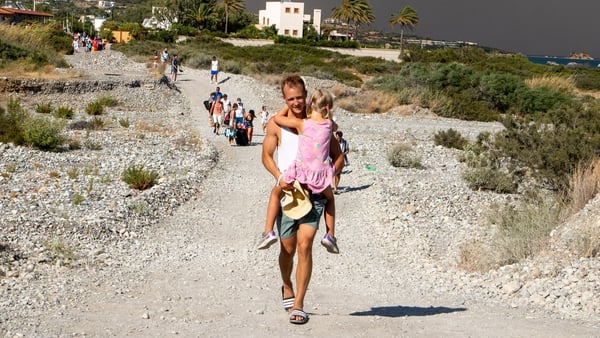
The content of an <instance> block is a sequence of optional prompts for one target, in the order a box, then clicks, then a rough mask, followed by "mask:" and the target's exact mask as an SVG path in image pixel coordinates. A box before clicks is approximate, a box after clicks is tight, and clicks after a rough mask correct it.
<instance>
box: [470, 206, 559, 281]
mask: <svg viewBox="0 0 600 338" xmlns="http://www.w3.org/2000/svg"><path fill="white" fill-rule="evenodd" d="M563 211H564V206H563V205H562V204H561V202H560V201H559V200H557V199H555V198H553V197H552V196H548V197H539V196H538V197H531V198H527V199H525V200H523V201H520V202H519V203H518V204H516V205H507V206H505V207H503V208H497V209H496V210H492V213H491V214H490V216H489V221H490V224H492V226H493V227H492V229H493V230H492V231H493V233H492V234H491V236H490V239H489V240H487V241H480V240H471V241H470V242H467V243H465V244H464V245H462V246H461V247H460V249H459V255H460V263H459V265H460V267H462V268H464V269H467V270H469V271H488V270H490V269H495V268H498V267H500V266H503V265H507V264H513V263H517V262H520V261H523V260H525V259H527V258H530V257H534V256H537V255H539V254H540V253H542V252H544V251H545V250H547V249H548V248H549V247H550V233H551V232H552V230H554V229H556V228H557V227H558V226H559V224H560V223H561V221H562V220H563V219H564V216H563Z"/></svg>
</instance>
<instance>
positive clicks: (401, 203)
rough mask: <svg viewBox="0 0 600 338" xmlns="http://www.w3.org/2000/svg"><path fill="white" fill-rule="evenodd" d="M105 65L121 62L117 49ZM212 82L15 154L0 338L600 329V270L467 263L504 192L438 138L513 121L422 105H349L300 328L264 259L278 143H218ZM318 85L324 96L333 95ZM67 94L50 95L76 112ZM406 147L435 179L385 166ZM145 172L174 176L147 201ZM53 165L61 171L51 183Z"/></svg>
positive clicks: (341, 117)
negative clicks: (76, 200) (481, 183)
mask: <svg viewBox="0 0 600 338" xmlns="http://www.w3.org/2000/svg"><path fill="white" fill-rule="evenodd" d="M97 55H98V59H97V60H99V61H95V62H93V63H91V64H90V63H85V62H84V61H85V60H82V59H75V60H71V62H73V63H74V64H75V63H77V62H80V63H79V64H81V65H82V67H84V68H86V69H89V67H92V65H96V66H98V67H99V65H100V66H102V65H104V67H106V66H108V65H110V63H114V60H113V59H109V60H112V61H109V62H106V61H102V56H101V55H102V53H99V54H97ZM106 55H107V56H105V58H108V55H110V57H115V58H117V59H118V60H122V56H121V57H119V54H118V53H116V52H111V53H110V54H108V53H107V54H106ZM85 56H89V55H87V54H86V55H85ZM75 57H80V58H83V57H84V56H83V55H80V56H75ZM95 60H96V59H95ZM86 65H87V66H86ZM126 69H130V70H131V69H135V70H137V71H139V74H140V76H142V75H141V74H143V73H144V71H145V69H144V66H143V65H136V64H133V65H130V66H127V67H126ZM107 72H108V71H107ZM111 73H114V71H111ZM130 75H131V74H130ZM111 76H114V75H111ZM222 79H223V82H222V83H221V84H220V86H221V88H222V91H223V92H225V93H227V94H229V96H230V97H231V98H236V97H241V98H243V100H244V103H245V106H246V107H248V108H254V109H255V110H257V111H258V109H259V107H260V106H261V105H262V104H267V105H268V106H269V107H279V106H280V105H281V99H280V92H279V89H278V88H277V87H276V86H274V85H268V84H262V83H257V82H256V81H255V80H253V79H250V78H247V77H242V76H237V75H231V74H223V77H222ZM208 80H209V75H208V72H207V71H204V70H193V69H187V68H186V69H185V71H184V73H182V74H180V77H179V79H178V81H177V83H176V88H175V89H169V88H168V87H166V86H161V85H158V86H156V87H154V89H149V88H145V87H143V86H142V87H140V88H134V89H132V88H120V89H119V88H117V89H115V90H113V91H111V92H110V93H111V95H113V96H118V97H120V98H122V100H123V101H125V102H127V104H122V106H121V107H116V108H114V109H112V110H110V111H109V112H108V113H107V114H106V115H107V116H109V117H111V120H112V121H113V122H112V124H110V127H107V128H106V129H105V130H103V131H101V132H92V135H93V136H94V137H93V138H91V139H92V140H94V141H96V142H99V143H101V144H102V146H103V147H102V149H101V150H96V151H95V152H94V151H91V150H90V149H86V148H85V147H84V149H81V150H80V151H79V152H76V153H75V154H72V153H71V152H66V153H59V154H47V153H40V152H37V151H34V150H30V149H22V148H15V147H12V146H8V145H2V150H1V151H0V154H1V155H2V165H3V166H4V167H2V170H0V171H3V172H6V171H9V170H7V169H10V168H7V164H8V163H28V165H26V166H25V165H23V166H22V165H20V164H19V165H17V169H15V170H14V171H12V170H11V174H12V175H11V176H10V178H12V179H9V178H5V179H3V180H0V189H1V190H0V192H1V193H2V200H1V201H2V205H1V206H2V210H1V212H2V215H3V218H2V234H1V237H0V243H3V245H4V246H5V249H3V250H0V253H4V255H3V256H2V257H3V265H1V266H0V269H1V270H0V271H2V272H3V274H2V275H0V296H1V298H0V299H1V300H0V320H1V326H0V334H3V335H4V336H7V337H19V336H25V337H63V336H64V337H66V336H76V337H79V336H81V337H83V336H89V337H106V336H118V337H122V336H137V337H167V336H175V335H179V336H183V337H223V336H227V337H241V336H244V337H248V336H251V337H264V336H272V337H281V336H294V337H296V336H320V337H339V336H348V337H382V336H388V337H389V336H406V337H439V336H448V337H465V336H486V337H524V336H527V337H567V336H571V337H598V336H600V335H599V334H598V332H599V331H598V329H599V328H600V320H599V315H598V313H599V311H600V301H599V299H598V297H599V296H598V295H599V294H600V292H599V291H598V284H599V282H600V278H598V271H600V269H599V263H598V260H593V259H592V260H582V259H580V260H575V261H572V262H571V261H569V262H561V263H559V262H555V261H542V262H539V261H537V262H536V261H532V262H526V263H523V264H518V265H513V266H509V267H505V268H503V269H501V270H499V271H490V272H489V273H486V274H471V273H466V272H463V271H460V270H457V269H456V267H455V266H456V262H457V252H458V247H459V245H460V244H462V243H464V242H465V241H467V240H469V239H470V238H471V236H473V235H474V234H475V233H476V232H477V231H480V230H481V227H482V224H483V218H484V214H485V210H486V209H487V207H488V206H489V205H490V204H492V203H494V202H500V201H502V200H503V199H504V198H506V197H505V196H498V195H494V194H490V193H484V192H473V191H471V190H470V189H468V188H467V187H466V186H465V184H464V183H463V182H462V181H461V179H460V174H461V170H462V169H463V164H462V163H460V162H459V161H458V160H457V156H456V155H457V152H456V151H453V150H449V149H445V148H442V147H436V146H434V145H433V142H432V141H431V138H432V135H433V133H434V132H436V131H438V130H446V129H448V128H454V129H456V130H458V131H460V132H461V133H462V134H463V135H465V136H468V137H475V136H476V135H477V134H478V133H479V132H481V131H483V130H490V131H494V130H498V129H499V128H500V126H499V125H497V124H485V123H468V122H464V121H455V120H447V119H441V118H437V117H433V116H428V115H423V114H421V113H418V112H417V113H415V114H414V115H411V116H399V115H397V114H383V115H378V116H364V115H356V114H350V113H347V112H343V111H336V112H335V113H336V116H337V117H338V120H337V122H338V124H339V125H340V129H341V130H343V131H344V133H345V136H347V139H348V141H349V142H350V147H351V149H352V150H351V153H350V156H349V159H350V162H351V165H350V166H349V167H348V168H346V169H345V171H344V173H343V175H342V182H341V187H342V194H340V195H338V196H337V197H336V198H337V200H336V201H337V204H338V210H339V211H338V224H339V225H338V227H337V229H336V230H337V234H338V238H339V246H340V250H341V253H340V255H330V254H327V253H326V251H325V250H324V249H323V248H321V247H320V246H317V245H316V246H315V249H314V262H315V268H314V271H313V278H312V282H311V285H310V290H309V293H308V295H307V299H306V301H305V303H306V306H307V308H306V309H305V310H306V311H307V312H309V313H310V314H311V320H310V322H309V323H308V324H307V325H304V326H293V325H290V324H288V322H287V315H286V313H285V312H284V311H283V309H282V308H281V306H280V301H281V299H280V297H281V294H280V279H279V277H278V269H277V262H276V260H277V250H276V249H275V248H271V249H270V250H267V251H257V250H255V244H256V236H257V233H259V232H260V230H261V229H262V225H263V217H264V214H265V206H266V202H267V198H268V192H269V190H270V187H271V185H272V184H273V179H272V177H270V176H269V175H268V174H267V172H266V171H265V170H264V168H263V167H262V164H261V163H260V144H261V142H262V133H261V132H260V130H259V131H257V132H255V138H254V140H253V141H254V142H255V144H254V145H251V146H248V147H237V146H233V147H232V146H228V145H227V142H226V140H225V138H224V137H223V136H217V135H214V134H213V133H212V129H209V128H208V123H207V121H208V115H207V113H206V110H204V108H203V107H202V104H201V102H202V101H203V100H204V99H205V96H206V94H207V93H208V92H210V91H211V90H213V89H214V88H213V86H214V85H211V84H209V83H208ZM307 81H308V84H309V90H312V89H314V88H316V87H326V88H327V87H332V86H334V85H335V84H334V83H331V82H328V81H321V80H316V79H312V78H308V79H307ZM102 94H103V93H86V94H85V95H82V96H91V98H90V99H93V98H94V97H97V96H100V95H102ZM65 95H67V96H64V97H63V96H62V94H60V95H59V94H51V96H52V97H53V99H57V98H58V99H60V100H62V102H73V95H72V94H71V96H70V97H68V94H65ZM44 99H46V98H45V97H44ZM86 103H87V101H85V100H82V102H81V103H80V104H81V105H82V106H84V105H85V104H86ZM271 110H272V111H274V110H275V108H271ZM415 111H417V110H415ZM124 118H130V119H131V121H132V126H130V127H128V128H123V127H119V126H118V123H117V122H116V121H118V120H119V119H124ZM142 122H143V123H142ZM257 129H260V128H257ZM73 133H75V132H73ZM141 134H144V135H145V136H141ZM79 136H80V137H84V136H86V135H83V136H81V135H79ZM87 137H88V138H90V135H87ZM399 142H402V143H406V144H411V145H412V146H413V149H414V150H415V154H417V155H418V156H419V157H420V158H421V163H422V164H423V165H424V166H425V169H424V170H416V169H414V170H406V169H397V168H393V167H391V166H390V165H389V164H388V163H387V160H386V158H385V154H386V152H387V149H388V148H389V147H390V146H391V145H392V144H396V143H399ZM132 162H133V163H144V164H145V165H146V166H147V167H148V168H151V169H154V170H157V171H159V172H160V174H161V182H160V184H158V185H157V186H155V187H153V188H152V189H150V190H148V191H145V192H142V193H139V192H135V191H132V190H131V189H129V188H128V187H127V186H126V185H124V184H123V183H122V182H121V183H119V182H120V180H119V177H118V176H119V175H118V173H119V172H120V171H121V170H122V169H123V168H124V167H126V166H127V165H128V164H129V163H132ZM36 163H39V164H41V165H39V164H38V165H36ZM75 163H80V164H81V168H82V169H81V170H82V171H81V172H84V170H85V168H86V167H87V166H89V165H90V163H93V164H95V166H94V167H93V168H90V169H88V170H89V171H90V172H93V171H94V170H95V169H94V168H98V169H97V170H98V172H95V173H93V174H92V173H88V174H85V175H81V176H79V177H78V178H75V179H72V178H68V175H66V174H64V173H65V172H66V171H67V169H68V168H71V167H72V166H74V165H75ZM11 168H12V166H11ZM40 168H43V170H42V169H40ZM53 168H56V169H53ZM53 170H54V171H57V172H59V173H62V175H61V177H60V178H55V181H49V182H50V183H45V184H42V183H40V182H46V181H48V180H49V179H48V178H47V177H46V176H48V172H50V171H53ZM36 175H37V182H38V183H37V184H35V182H36V181H35V180H36ZM102 177H105V179H104V180H102ZM94 178H95V180H93V179H94ZM32 179H33V180H32ZM90 181H94V182H96V183H94V184H93V188H90ZM32 182H33V183H32ZM100 182H103V183H100ZM41 187H45V189H41V191H42V192H41V193H40V188H41ZM73 191H76V192H79V193H80V194H81V195H83V196H84V197H85V198H86V199H85V202H84V203H82V204H81V205H79V206H78V207H74V206H73V205H72V203H71V201H72V200H71V199H70V197H72V194H73V193H74V192H73ZM42 193H44V194H48V195H45V197H44V198H41V196H40V195H39V194H42ZM69 194H70V195H69ZM61 196H62V198H61ZM65 200H66V202H65ZM61 201H62V202H61ZM17 202H18V203H17ZM57 210H60V212H58V211H57ZM42 211H43V212H42ZM593 216H597V213H595V214H593ZM65 219H66V220H68V221H65ZM322 231H323V230H322V229H321V230H320V231H319V233H322ZM57 238H59V239H60V240H57ZM48 239H51V240H54V241H58V242H60V243H62V242H64V243H66V244H68V246H70V247H72V248H73V249H74V251H75V252H76V254H75V255H73V257H71V258H64V256H60V255H56V254H55V251H51V250H48V249H44V245H43V244H42V243H43V242H44V240H46V241H48ZM4 243H5V244H4ZM46 247H47V246H46ZM18 253H22V255H23V256H25V257H22V258H18V257H15V255H16V254H18ZM11 257H12V258H11ZM533 268H535V269H536V271H538V273H537V274H535V276H536V277H533V275H534V273H533V270H534V269H533ZM528 271H529V273H527V272H528ZM582 271H587V273H585V274H582V273H581V272H582ZM2 276H3V277H2ZM574 295H576V297H578V300H577V302H576V301H575V300H574V299H573V297H575V296H574ZM536 299H538V300H539V302H537V303H536V302H535V300H536ZM540 299H541V300H540ZM552 299H553V300H554V301H550V300H552Z"/></svg>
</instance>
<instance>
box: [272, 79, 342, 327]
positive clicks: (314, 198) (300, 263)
mask: <svg viewBox="0 0 600 338" xmlns="http://www.w3.org/2000/svg"><path fill="white" fill-rule="evenodd" d="M281 91H282V94H283V99H284V101H285V104H286V106H287V107H286V108H285V109H286V110H287V109H289V115H290V117H295V118H297V119H299V120H302V119H305V118H306V95H307V94H306V86H305V84H304V80H302V78H301V77H300V76H298V75H291V76H288V77H286V78H285V79H283V81H282V83H281ZM298 138H299V137H298V131H297V130H292V129H287V128H285V127H280V126H278V125H277V124H276V123H275V122H274V121H269V123H268V126H267V133H266V135H265V137H264V140H263V148H262V163H263V165H264V167H265V169H266V170H267V171H268V172H269V173H270V174H271V175H273V177H274V178H275V180H276V185H278V186H280V187H281V189H284V190H290V189H292V185H290V184H288V183H286V182H285V181H283V180H282V179H281V178H282V177H283V175H282V172H283V171H284V170H285V169H286V168H288V167H289V166H290V165H291V164H292V162H293V161H294V159H295V158H296V151H297V149H298ZM331 138H332V140H331V142H330V144H329V147H330V149H329V153H330V156H331V158H332V163H334V167H335V168H336V171H337V170H341V168H342V164H343V157H342V152H341V150H340V146H339V144H338V142H337V140H335V138H333V135H331ZM276 151H277V161H276V160H275V152H276ZM310 200H311V203H312V210H311V211H310V212H309V213H308V214H307V215H306V216H304V217H302V218H301V219H299V220H293V219H290V218H289V217H287V216H285V215H283V214H282V213H281V210H279V212H278V215H277V230H278V232H279V237H280V239H281V240H280V252H279V270H280V272H281V279H282V284H283V285H282V287H281V293H282V298H283V300H282V302H283V305H284V309H285V310H287V311H288V312H289V313H290V318H289V320H290V323H292V324H305V323H306V322H308V314H307V313H306V312H305V311H304V298H305V296H306V291H307V289H308V285H309V283H310V277H311V274H312V267H313V264H312V262H313V256H312V247H313V241H314V238H315V235H316V232H317V229H318V227H319V221H320V218H321V216H322V214H323V210H324V208H325V203H326V199H325V198H324V197H323V195H321V194H313V193H310ZM296 253H297V254H298V259H297V267H296V290H295V292H294V286H293V283H292V271H293V268H294V256H295V255H296Z"/></svg>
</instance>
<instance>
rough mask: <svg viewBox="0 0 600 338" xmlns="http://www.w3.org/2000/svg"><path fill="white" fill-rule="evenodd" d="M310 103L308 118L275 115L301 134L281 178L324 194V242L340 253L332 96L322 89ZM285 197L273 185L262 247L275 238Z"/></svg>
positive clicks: (274, 118) (334, 251)
mask: <svg viewBox="0 0 600 338" xmlns="http://www.w3.org/2000/svg"><path fill="white" fill-rule="evenodd" d="M308 105H309V106H308V109H309V110H308V111H309V112H310V113H309V115H310V118H308V119H297V118H295V117H293V116H289V115H291V114H289V113H288V112H287V111H285V112H280V113H279V114H277V115H275V116H274V117H273V120H274V121H275V123H276V124H277V125H278V126H280V127H285V128H290V129H294V130H296V131H298V134H299V141H298V149H297V153H296V158H295V160H294V161H293V162H292V165H291V166H290V167H289V168H287V169H286V170H285V171H284V172H283V178H282V179H283V180H284V181H285V182H286V183H288V184H292V183H293V182H294V181H298V182H299V183H301V184H302V185H304V186H306V187H308V189H309V190H310V191H312V192H313V193H315V194H323V196H325V198H326V199H327V206H326V209H325V226H326V228H327V231H326V233H325V236H324V237H323V239H322V240H321V244H322V245H323V246H324V247H325V248H327V251H328V252H331V253H335V254H337V253H339V249H338V246H337V240H336V238H335V199H334V196H333V189H332V185H333V177H334V175H335V170H334V168H333V166H332V164H331V162H330V161H329V143H330V140H331V135H332V132H333V127H334V122H333V120H332V117H333V116H332V115H333V114H332V109H333V98H332V96H331V94H330V93H329V92H327V91H325V90H322V89H319V90H317V91H315V92H314V93H313V95H312V96H311V98H310V100H309V101H308ZM282 197H283V191H282V190H281V189H280V188H279V187H278V186H275V187H273V192H272V193H271V195H270V197H269V204H268V205H269V208H273V210H267V218H266V220H265V229H264V231H263V235H262V237H263V238H264V241H263V242H262V243H261V244H260V245H259V249H266V248H268V247H269V245H270V244H273V243H274V242H275V241H276V236H275V232H274V231H273V224H274V223H275V217H276V215H277V211H278V210H279V205H278V204H279V203H278V201H280V200H281V198H282Z"/></svg>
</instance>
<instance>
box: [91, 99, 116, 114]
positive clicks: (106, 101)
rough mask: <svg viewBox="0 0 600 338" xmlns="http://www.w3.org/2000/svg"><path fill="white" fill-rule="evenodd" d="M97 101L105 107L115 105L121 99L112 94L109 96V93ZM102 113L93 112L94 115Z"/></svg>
mask: <svg viewBox="0 0 600 338" xmlns="http://www.w3.org/2000/svg"><path fill="white" fill-rule="evenodd" d="M96 102H98V103H99V104H100V105H102V106H103V107H114V106H116V105H118V104H119V101H118V100H117V99H115V98H113V97H112V96H108V95H107V96H101V97H99V98H98V100H97V101H96ZM100 114H101V113H100ZM100 114H93V115H100Z"/></svg>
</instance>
